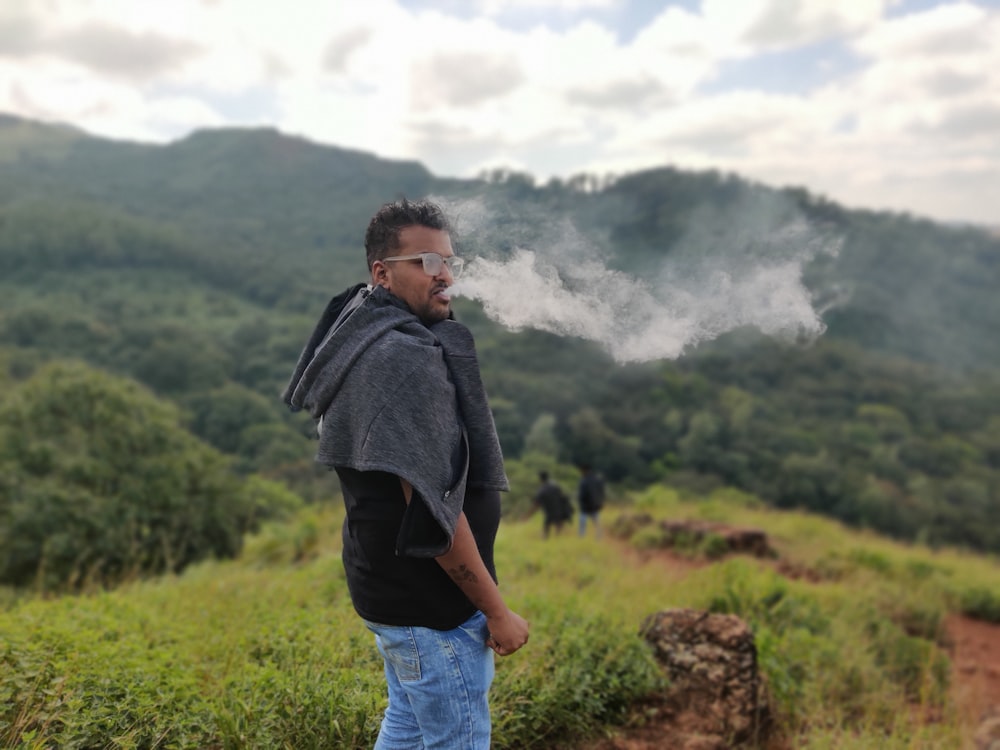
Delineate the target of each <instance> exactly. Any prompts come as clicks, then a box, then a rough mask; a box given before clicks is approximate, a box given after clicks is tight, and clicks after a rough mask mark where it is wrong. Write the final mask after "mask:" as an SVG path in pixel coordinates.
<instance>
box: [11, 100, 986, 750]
mask: <svg viewBox="0 0 1000 750" xmlns="http://www.w3.org/2000/svg"><path fill="white" fill-rule="evenodd" d="M0 164H2V166H3V169H2V170H0V297H2V299H3V300H4V305H3V307H2V308H0V384H2V385H3V386H4V387H3V390H2V392H0V584H6V585H7V587H6V588H2V589H0V608H6V612H4V613H3V614H0V744H3V745H4V746H11V747H16V748H19V749H24V750H27V749H28V748H42V747H50V746H65V747H93V746H100V747H105V746H107V747H122V748H126V747H131V748H145V747H154V746H173V747H208V746H211V747H228V748H240V747H262V746H266V747H271V746H274V747H280V746H289V747H306V748H308V747H321V746H342V747H361V746H367V745H368V744H370V742H371V739H372V737H373V736H374V732H375V731H376V727H375V725H374V722H375V720H376V719H375V718H374V717H376V716H377V715H378V711H379V708H380V706H381V701H382V700H383V698H382V696H381V693H380V687H379V685H380V681H379V677H378V668H377V665H376V664H375V663H374V662H373V654H372V649H371V648H370V643H369V639H368V636H367V633H366V632H365V631H364V630H363V629H362V628H359V625H358V622H357V620H356V618H355V617H354V616H353V615H352V613H351V611H350V605H349V603H348V600H347V594H346V589H345V588H344V585H343V574H342V570H341V569H340V566H339V562H337V559H336V552H337V545H338V542H337V541H336V533H335V528H336V526H337V524H338V520H339V519H338V511H337V510H336V508H337V507H338V503H337V502H331V500H336V498H331V477H330V476H329V474H328V473H327V472H326V471H325V470H323V469H321V468H319V467H316V466H315V465H314V464H313V462H312V461H311V460H310V458H311V454H312V451H313V449H314V442H313V440H312V435H313V429H312V425H311V424H310V423H309V420H307V419H305V418H303V417H302V415H294V414H289V413H288V412H287V410H286V409H285V408H284V407H283V406H282V405H281V403H280V402H279V399H278V394H279V393H280V391H281V389H282V387H283V386H284V384H285V380H286V378H287V377H288V375H289V374H290V371H291V369H292V366H293V365H294V362H295V360H296V357H297V356H298V353H299V350H300V348H301V346H302V344H303V342H304V340H305V339H306V337H307V335H308V333H309V331H310V330H311V326H312V325H313V323H314V321H315V317H316V316H317V315H318V313H319V311H320V310H321V309H322V306H323V304H324V303H325V301H326V299H327V297H328V296H330V295H331V294H333V293H335V292H337V291H339V290H340V289H341V288H343V287H344V286H346V285H347V284H349V283H353V282H355V281H357V280H360V278H362V275H363V272H364V268H363V264H362V260H361V258H362V254H361V250H360V240H361V237H362V236H363V233H364V227H365V225H366V223H367V220H368V217H369V216H370V214H371V212H372V210H373V209H374V207H376V206H377V205H378V204H379V203H381V202H382V201H384V200H386V199H388V198H392V197H395V196H397V195H399V194H405V195H408V196H411V197H414V196H422V195H428V194H432V195H435V196H437V197H439V198H441V199H442V200H443V201H445V202H447V203H449V206H451V207H453V208H454V209H455V212H456V213H457V214H458V218H459V233H458V236H457V241H458V245H459V247H460V248H462V252H464V253H467V254H471V255H476V254H478V253H479V252H480V251H482V252H486V251H487V250H489V252H491V253H499V254H501V255H502V254H504V253H509V252H511V251H512V250H513V249H515V248H516V247H519V246H520V247H529V248H530V247H533V246H534V244H535V243H540V242H546V241H549V240H550V239H552V238H553V237H555V236H558V235H561V234H563V233H565V232H567V231H569V230H568V229H567V228H570V229H572V231H573V232H576V234H575V235H574V237H577V236H578V237H579V238H586V243H587V244H588V245H590V246H591V247H589V250H591V251H593V252H595V253H598V254H600V256H601V257H602V259H603V260H604V262H605V263H606V264H607V266H608V267H609V268H612V269H619V270H625V271H628V272H630V273H634V274H639V275H653V274H656V273H658V272H659V271H660V270H662V268H663V267H664V263H675V264H682V265H683V264H685V263H694V264H697V263H699V262H701V260H702V259H704V258H705V257H709V256H711V254H712V252H714V250H715V249H716V248H718V247H736V248H738V249H739V251H740V252H741V253H743V255H744V256H745V258H744V260H745V261H746V262H751V263H752V262H757V261H767V260H768V259H773V258H774V257H776V254H777V255H780V254H781V253H788V252H791V251H795V250H796V248H795V247H791V248H789V247H782V246H780V243H779V242H777V240H775V241H774V242H772V241H771V239H770V238H772V237H775V236H777V235H778V234H780V230H781V229H782V227H786V226H789V223H790V222H791V223H793V224H795V223H797V224H796V225H801V226H806V227H808V230H809V232H810V234H811V236H814V237H816V238H818V239H819V241H821V242H822V243H824V246H826V245H829V246H831V247H832V246H837V247H839V252H837V253H825V254H818V255H816V257H815V258H814V259H813V260H812V261H811V262H810V263H809V265H808V266H807V267H806V268H805V276H804V281H805V283H806V284H807V285H808V286H809V289H810V290H811V292H812V293H813V295H814V298H815V300H816V304H817V306H818V307H820V308H821V309H823V310H824V313H823V318H824V322H825V324H826V325H827V326H828V328H827V331H826V333H825V334H824V335H823V336H822V337H820V338H819V340H818V341H816V342H814V343H812V344H798V345H789V344H779V343H775V342H773V341H771V340H769V339H765V338H763V337H761V336H758V335H756V334H754V333H753V332H751V331H745V330H740V331H735V332H733V333H731V334H729V335H727V336H724V337H722V338H720V339H718V340H717V341H715V342H712V343H711V344H709V345H703V346H701V347H699V348H698V349H696V350H695V351H692V352H689V353H687V354H686V355H685V356H684V357H683V358H681V359H679V360H677V361H676V362H670V361H660V362H651V363H647V364H642V365H630V366H619V365H617V364H615V363H614V362H613V361H612V360H611V359H610V358H609V356H608V355H607V354H606V353H605V352H603V351H602V350H600V349H599V348H597V347H596V346H595V345H593V344H590V343H587V342H584V341H581V340H576V339H573V338H569V337H557V336H554V335H551V334H547V333H543V332H540V331H533V330H525V331H519V332H511V331H507V330H503V329H502V328H500V327H499V326H498V325H497V324H495V323H493V322H492V321H491V320H489V319H488V318H487V316H486V315H485V313H484V311H483V309H482V308H481V307H480V306H478V305H476V304H473V303H471V302H466V301H462V300H459V301H458V303H457V304H456V309H457V314H458V316H459V318H460V319H461V320H463V321H464V322H466V323H467V324H468V325H469V326H470V327H471V328H472V329H473V330H474V333H475V335H476V341H477V347H478V350H479V356H480V360H481V363H482V367H483V376H484V380H485V381H486V386H487V390H488V392H489V394H490V399H491V406H492V408H493V411H494V416H495V419H496V423H497V427H498V431H499V432H500V436H501V442H502V444H503V448H504V454H505V457H506V459H507V468H508V474H509V476H510V479H511V484H512V492H511V493H510V495H509V496H507V498H506V500H505V505H504V513H505V516H506V519H507V520H506V523H505V525H504V527H503V533H502V535H501V538H500V544H499V550H498V555H499V557H500V568H501V570H503V571H504V576H505V578H504V582H503V585H504V587H505V589H506V593H507V594H508V596H509V597H510V599H511V601H512V602H513V603H514V604H515V605H516V606H518V607H519V608H521V609H523V610H524V611H525V612H526V613H527V614H529V615H530V617H531V619H532V621H533V622H534V623H535V628H536V631H535V632H536V635H533V638H532V644H531V648H532V649H534V651H533V653H532V654H531V657H532V658H531V659H527V658H525V659H511V660H504V661H502V662H501V663H500V670H499V672H498V678H497V679H498V690H497V691H496V700H497V703H496V705H495V719H496V726H497V736H498V743H499V744H498V747H525V748H528V747H539V748H541V747H552V746H553V745H554V744H555V743H556V741H557V739H558V740H567V739H572V738H574V737H576V736H579V734H588V733H592V732H594V731H596V730H597V729H598V728H599V727H600V726H601V725H603V724H605V723H608V722H619V721H622V720H625V719H626V717H627V716H628V715H629V711H630V707H631V706H633V705H634V704H635V702H636V701H637V700H639V699H640V698H643V697H644V696H649V695H650V694H653V693H655V691H656V690H657V688H658V686H659V685H660V682H661V678H660V676H659V674H658V672H657V670H656V669H655V668H654V665H653V664H652V663H651V661H650V657H649V654H648V653H647V651H646V650H645V649H644V647H643V646H642V644H641V643H640V642H639V640H638V636H637V634H636V632H635V631H636V628H637V623H638V622H640V620H641V619H642V617H644V616H645V615H647V614H649V613H650V611H653V610H655V609H657V608H661V607H663V606H668V605H686V606H694V607H699V608H703V609H708V610H712V611H717V612H734V613H737V614H739V615H740V616H742V617H745V618H746V619H748V620H749V621H750V622H751V623H752V625H753V627H754V630H755V633H756V635H757V638H758V646H759V649H760V656H761V664H762V666H763V667H764V669H765V671H766V673H767V676H768V679H769V681H770V684H771V687H772V690H773V691H774V696H775V698H776V700H777V703H778V707H779V709H780V714H781V717H780V718H781V722H782V726H783V727H784V728H785V729H786V730H787V732H788V733H789V736H790V737H792V738H794V740H795V746H796V747H803V748H816V749H817V750H818V749H819V748H850V747H858V748H861V747H875V746H877V747H880V748H894V747H899V748H904V747H905V748H910V749H912V748H915V747H938V746H958V744H959V743H958V736H959V734H960V733H961V731H962V729H961V727H959V726H958V723H957V721H954V720H953V719H954V716H953V713H954V707H953V706H951V705H950V704H949V698H948V694H947V690H946V687H947V686H946V670H945V662H944V657H943V653H942V650H941V646H940V642H941V635H942V623H943V621H944V618H945V616H946V614H947V613H949V612H965V613H967V614H969V615H971V616H975V617H979V618H982V619H986V620H990V621H993V622H996V621H1000V596H998V595H997V593H996V592H997V591H1000V586H998V585H997V580H996V570H995V557H992V558H991V557H983V558H976V557H973V556H971V555H969V554H967V553H962V552H958V551H955V550H956V549H964V550H967V551H968V550H973V551H979V552H982V553H986V554H988V555H994V556H995V555H996V554H997V553H998V552H1000V417H998V416H997V415H998V414H1000V339H998V338H997V337H996V335H995V332H996V330H997V325H998V323H1000V297H998V296H997V295H996V293H995V290H996V289H997V288H998V287H1000V239H998V238H997V237H996V236H991V235H990V234H989V233H987V232H986V231H981V230H978V229H976V228H971V227H947V226H941V225H935V224H932V223H930V222H927V221H923V220H920V219H917V218H914V217H909V216H900V215H891V214H885V213H871V212H864V211H848V210H846V209H843V208H841V207H839V206H837V205H834V204H832V203H830V202H828V201H825V200H824V199H822V198H820V197H817V196H813V195H810V194H809V193H808V192H807V191H805V190H801V189H798V188H785V189H780V190H776V189H772V188H767V187H764V186H761V185H756V184H753V183H749V182H747V181H745V180H742V179H739V178H737V177H735V176H731V175H721V174H718V173H716V172H702V173H688V172H681V171H679V170H675V169H672V168H664V169H658V170H651V171H648V172H643V173H638V174H634V175H626V176H622V177H618V178H611V177H608V178H597V177H595V176H591V175H579V176H577V177H575V178H572V179H569V180H566V181H560V180H552V181H550V182H549V183H548V184H546V185H544V186H537V185H535V183H534V180H533V179H531V178H530V176H529V175H522V174H518V173H513V172H509V171H507V170H499V171H496V172H494V173H490V174H487V175H485V176H484V179H480V180H448V179H441V178H437V177H435V176H433V175H431V174H430V173H429V172H427V170H425V169H424V168H423V167H422V166H420V165H418V164H413V163H405V162H388V161H384V160H380V159H377V158H375V157H372V156H368V155H365V154H358V153H354V152H348V151H343V150H340V149H333V148H325V147H321V146H318V145H315V144H310V143H308V142H306V141H303V140H301V139H296V138H289V137H286V136H283V135H281V134H278V133H275V132H273V131H268V130H247V131H215V132H203V133H197V134H195V135H193V136H191V137H190V138H187V139H185V140H183V141H180V142H178V143H175V144H171V145H170V146H166V147H160V146H145V145H138V144H129V143H115V142H110V141H104V140H99V139H94V138H90V137H88V136H86V135H84V134H81V133H78V132H76V131H72V130H68V129H65V128H51V127H49V126H42V125H37V124H33V123H27V122H24V121H20V120H16V119H15V118H9V117H3V116H0ZM483 205H487V206H489V209H490V210H489V211H488V212H487V213H489V215H490V219H489V220H480V219H481V217H480V216H479V213H480V212H478V211H477V207H481V206H483ZM464 227H468V228H470V230H471V231H468V232H465V233H463V228H464ZM746 233H749V234H750V235H751V236H752V237H755V238H757V239H756V240H753V241H747V240H745V239H744V238H743V237H742V235H743V234H746ZM579 461H589V462H590V463H592V464H593V465H594V466H595V467H596V468H597V469H599V470H600V471H601V472H602V473H603V474H604V475H605V477H606V478H607V479H608V480H609V481H610V482H611V483H612V489H613V492H612V496H611V502H612V504H619V505H621V506H622V507H630V506H632V505H635V506H637V507H639V508H642V509H644V510H646V511H648V512H651V513H653V514H660V515H665V514H669V515H672V516H676V515H689V516H693V517H697V518H707V519H714V520H722V519H725V520H730V521H735V522H739V521H740V520H741V519H743V520H746V521H747V522H753V523H754V524H756V525H760V526H764V527H765V528H767V529H768V530H769V531H771V532H772V534H773V535H774V536H775V538H777V539H779V540H780V541H781V545H780V546H781V549H780V550H779V551H780V553H781V559H782V562H783V563H788V564H792V565H793V567H794V568H795V569H796V570H801V571H804V577H802V578H797V579H795V580H789V579H787V578H785V577H783V576H781V575H779V574H778V573H777V572H776V570H775V569H774V568H773V567H771V566H769V564H768V563H756V562H751V561H747V560H730V559H725V557H724V556H723V555H722V554H721V552H722V551H721V548H720V545H719V544H718V540H717V539H713V538H711V537H710V538H707V539H706V540H704V541H703V542H699V543H698V544H697V545H695V544H692V545H690V546H689V548H688V549H686V550H685V552H686V554H687V555H689V556H690V557H692V558H695V559H706V560H718V562H716V563H715V564H712V565H709V566H706V567H704V568H701V569H699V570H698V571H696V572H695V573H692V574H691V575H689V576H687V577H685V578H683V579H680V578H677V577H672V576H670V575H667V576H666V577H665V576H664V571H663V570H662V569H661V567H660V566H659V565H657V564H656V563H654V562H649V563H648V564H644V565H639V566H638V567H635V568H630V567H621V566H620V560H619V556H618V550H617V549H616V548H615V547H614V546H612V545H610V544H594V543H590V542H586V541H581V540H576V539H569V538H567V539H562V540H558V545H557V544H555V543H552V544H549V545H545V544H543V543H542V542H541V540H540V539H539V537H540V534H539V533H538V531H539V529H537V528H536V527H535V524H534V521H532V522H530V523H521V522H520V521H522V520H523V519H525V518H526V517H528V515H529V514H530V497H531V495H532V493H533V491H534V489H535V486H536V484H537V472H538V471H539V470H540V469H546V470H548V471H550V473H551V474H552V475H553V477H554V478H555V479H556V480H557V481H559V482H560V483H562V484H563V485H564V486H565V487H567V489H569V488H571V487H573V486H574V485H575V482H576V480H577V477H578V474H577V472H576V470H575V468H574V464H575V463H576V462H579ZM682 498H683V499H682ZM303 505H305V507H303ZM775 509H780V511H781V512H776V510H775ZM806 511H808V512H809V513H811V514H822V515H824V516H826V517H828V518H834V519H838V520H839V521H842V522H844V523H846V524H848V525H849V526H850V527H852V528H853V529H854V531H848V530H846V529H845V528H844V527H841V526H840V525H838V524H836V523H834V522H832V521H829V520H820V519H819V518H818V517H817V516H816V515H807V514H806ZM288 517H292V518H293V520H291V521H287V522H284V521H281V519H283V518H288ZM262 523H264V524H265V526H264V528H263V530H261V526H260V525H261V524H262ZM859 529H860V530H862V531H858V530H859ZM872 531H877V532H879V533H880V534H884V535H888V536H890V537H895V538H896V539H897V540H906V541H908V542H910V543H911V544H912V545H915V546H900V545H898V544H896V543H893V542H888V541H885V540H884V539H881V538H879V537H876V536H874V535H873V534H872V533H870V532H872ZM248 534H250V535H251V536H249V537H248V536H247V535H248ZM244 540H247V543H246V545H244ZM630 541H631V544H632V545H633V546H634V547H635V548H636V549H637V550H638V551H639V553H643V554H648V551H649V550H650V549H652V548H654V547H655V546H656V545H657V539H656V538H655V535H651V534H650V532H649V531H648V530H645V531H639V532H637V534H636V537H635V538H634V539H631V540H630ZM234 557H236V558H237V559H236V560H229V561H225V562H220V561H217V560H216V559H215V558H220V559H223V560H225V559H227V558H234ZM153 576H161V578H159V579H156V578H153ZM806 581H811V582H812V583H806ZM116 586H117V587H118V588H117V589H115V588H114V587H116ZM58 594H68V595H67V596H65V597H64V598H49V597H53V596H55V595H58ZM915 704H916V705H919V706H923V707H927V708H929V709H933V711H935V712H937V713H939V714H940V715H942V716H944V717H945V721H943V722H941V723H939V724H934V725H928V726H921V725H920V723H919V722H918V721H916V720H915V719H914V715H913V713H912V712H911V711H909V710H908V709H909V708H910V707H912V706H913V705H915ZM581 717H585V718H584V720H583V721H582V723H581ZM633 718H634V717H633ZM578 733H579V734H578Z"/></svg>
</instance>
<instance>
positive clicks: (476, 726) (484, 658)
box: [365, 612, 494, 750]
mask: <svg viewBox="0 0 1000 750" xmlns="http://www.w3.org/2000/svg"><path fill="white" fill-rule="evenodd" d="M365 625H367V626H368V629H369V630H371V631H372V632H373V633H374V634H375V645H376V646H378V650H379V653H380V654H382V658H383V660H384V661H385V681H386V683H387V684H388V685H389V706H388V708H386V710H385V715H384V716H383V717H382V727H381V729H380V731H379V735H378V741H377V742H376V743H375V750H488V748H489V746H490V707H489V702H488V694H489V690H490V684H491V683H492V682H493V670H494V665H493V651H491V650H490V649H489V648H488V647H487V646H486V639H487V638H488V637H489V630H488V629H487V627H486V616H485V615H484V614H483V613H482V612H476V614H474V615H473V616H472V617H470V618H469V619H468V620H466V621H465V622H464V623H462V624H461V625H459V626H458V627H457V628H455V629H454V630H433V629H431V628H417V627H405V626H395V625H380V624H378V623H374V622H368V621H367V620H366V621H365Z"/></svg>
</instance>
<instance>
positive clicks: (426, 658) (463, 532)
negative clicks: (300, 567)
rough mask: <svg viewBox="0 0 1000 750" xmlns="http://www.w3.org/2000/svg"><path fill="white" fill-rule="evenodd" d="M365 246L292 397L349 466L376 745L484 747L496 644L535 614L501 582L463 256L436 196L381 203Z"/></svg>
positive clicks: (496, 454) (348, 529) (354, 560)
mask: <svg viewBox="0 0 1000 750" xmlns="http://www.w3.org/2000/svg"><path fill="white" fill-rule="evenodd" d="M365 250H366V256H367V262H368V268H369V271H370V274H371V283H370V284H369V285H363V284H358V285H356V286H354V287H352V288H350V289H348V290H346V291H345V292H343V293H342V294H340V295H338V296H337V297H334V298H333V300H331V302H330V303H329V304H328V306H327V308H326V311H325V312H324V314H323V316H322V318H321V319H320V321H319V323H318V325H317V326H316V329H315V331H314V333H313V335H312V337H311V338H310V340H309V342H308V343H307V345H306V347H305V349H304V350H303V352H302V354H301V356H300V357H299V362H298V364H297V366H296V369H295V372H294V374H293V375H292V378H291V382H290V383H289V385H288V387H287V388H286V390H285V393H284V396H283V398H284V400H285V402H286V403H288V404H289V406H290V407H291V408H293V409H303V408H304V409H307V410H308V411H309V413H310V414H311V415H312V416H313V417H314V418H316V419H317V421H318V430H319V448H318V449H317V453H316V460H317V461H320V462H322V463H324V464H326V465H328V466H332V467H333V468H334V469H336V471H337V475H338V476H339V478H340V482H341V488H342V490H343V495H344V503H345V506H346V510H347V515H346V518H345V520H344V527H343V543H344V549H343V559H344V568H345V571H346V574H347V584H348V588H349V590H350V593H351V600H352V602H353V604H354V608H355V609H356V610H357V612H358V614H359V615H360V616H361V617H362V619H363V620H364V621H365V624H366V626H367V627H368V628H369V629H370V630H371V631H372V632H373V633H374V634H375V642H376V645H377V647H378V649H379V652H380V653H381V654H382V657H383V659H384V662H385V677H386V681H387V683H388V690H389V705H388V708H387V709H386V712H385V716H384V717H383V719H382V725H381V730H380V732H379V738H378V742H377V743H376V745H375V747H376V750H382V749H385V750H389V749H390V748H391V749H392V750H396V749H397V748H426V750H430V749H431V748H449V749H450V748H463V750H465V749H467V748H471V749H476V748H488V747H489V744H490V717H489V706H488V701H487V697H488V691H489V687H490V683H491V681H492V679H493V669H494V665H493V652H495V653H497V654H499V655H501V656H507V655H509V654H512V653H514V652H515V651H517V650H518V649H519V648H521V646H523V645H524V644H525V643H526V642H527V640H528V623H527V622H526V621H525V620H524V619H523V618H522V617H521V616H520V615H518V614H516V613H515V612H513V611H512V610H511V609H510V608H509V607H508V606H507V605H506V604H505V603H504V600H503V598H502V597H501V595H500V592H499V590H498V588H497V584H496V572H495V569H494V564H493V542H494V538H495V536H496V531H497V526H498V525H499V521H500V495H499V492H500V491H502V490H507V489H508V486H507V477H506V475H505V473H504V468H503V456H502V455H501V452H500V443H499V440H498V439H497V435H496V428H495V426H494V423H493V416H492V414H491V412H490V410H489V405H488V404H487V401H486V394H485V391H484V389H483V386H482V381H481V379H480V374H479V365H478V362H477V360H476V355H475V348H474V344H473V340H472V336H471V334H470V333H469V331H468V329H467V328H465V327H464V326H462V325H461V324H460V323H458V322H456V321H455V320H454V319H453V316H452V313H451V305H450V298H449V295H448V288H449V286H450V285H451V284H452V282H453V281H454V278H455V277H456V276H457V275H458V273H459V272H460V271H461V268H462V261H461V260H460V259H459V258H457V257H456V256H455V253H454V250H453V249H452V245H451V234H450V227H449V224H448V221H447V219H446V218H445V216H444V214H443V213H442V211H441V209H440V208H439V207H438V206H436V205H434V204H433V203H430V202H426V201H421V202H410V201H406V200H403V201H399V202H396V203H390V204H386V205H384V206H382V208H381V209H380V210H379V211H378V213H376V214H375V216H374V217H373V218H372V220H371V222H370V224H369V226H368V230H367V232H366V234H365ZM491 649H492V651H491Z"/></svg>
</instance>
